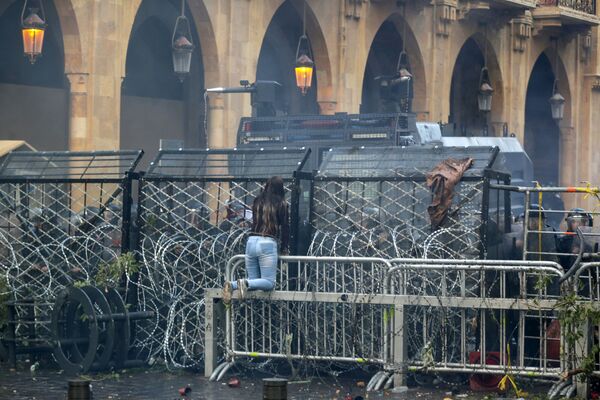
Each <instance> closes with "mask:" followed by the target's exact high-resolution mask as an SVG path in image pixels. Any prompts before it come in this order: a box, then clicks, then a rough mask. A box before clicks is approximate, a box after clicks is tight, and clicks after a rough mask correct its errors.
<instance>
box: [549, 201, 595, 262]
mask: <svg viewBox="0 0 600 400" xmlns="http://www.w3.org/2000/svg"><path fill="white" fill-rule="evenodd" d="M565 221H566V222H567V231H566V232H565V234H564V235H562V236H561V237H559V238H558V240H557V248H558V252H559V253H563V255H561V256H560V257H559V258H560V264H561V265H562V266H563V268H564V269H565V270H569V269H570V268H571V267H572V266H573V263H574V262H575V260H576V259H577V256H578V254H579V252H580V250H582V249H581V245H582V244H581V241H580V239H579V237H578V236H577V229H580V230H581V231H582V233H587V232H589V231H590V230H591V229H592V227H593V226H594V219H593V218H592V216H591V214H589V213H587V212H586V211H585V210H584V209H583V208H573V209H571V210H570V211H569V213H568V214H567V218H565ZM583 246H584V248H583V251H584V252H590V251H591V250H592V246H590V244H589V243H586V242H585V241H584V243H583Z"/></svg>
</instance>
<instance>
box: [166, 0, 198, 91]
mask: <svg viewBox="0 0 600 400" xmlns="http://www.w3.org/2000/svg"><path fill="white" fill-rule="evenodd" d="M171 47H172V52H173V70H174V71H175V74H176V75H177V77H178V78H179V80H180V81H181V82H183V81H184V79H185V77H186V76H187V75H188V74H189V73H190V67H191V65H192V53H193V52H194V43H193V42H192V31H191V29H190V22H189V21H188V19H187V18H186V17H185V0H182V1H181V15H180V16H179V17H177V20H176V21H175V28H174V29H173V38H172V45H171Z"/></svg>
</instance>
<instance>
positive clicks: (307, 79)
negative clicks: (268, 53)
mask: <svg viewBox="0 0 600 400" xmlns="http://www.w3.org/2000/svg"><path fill="white" fill-rule="evenodd" d="M314 70H315V62H314V61H313V57H312V53H311V49H310V42H309V41H308V37H307V36H306V0H304V2H303V11H302V36H300V39H298V47H297V48H296V65H295V67H294V72H295V73H296V86H298V89H300V92H301V93H302V95H303V96H304V95H306V93H307V92H308V89H310V87H311V85H312V77H313V73H314Z"/></svg>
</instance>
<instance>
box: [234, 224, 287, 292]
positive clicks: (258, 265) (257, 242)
mask: <svg viewBox="0 0 600 400" xmlns="http://www.w3.org/2000/svg"><path fill="white" fill-rule="evenodd" d="M246 274H247V278H248V279H247V280H248V290H265V291H269V290H273V289H274V288H275V279H276V277H277V241H276V240H275V239H273V238H270V237H263V236H250V237H249V238H248V241H247V242H246ZM231 286H232V288H233V290H236V289H237V282H235V281H234V282H231Z"/></svg>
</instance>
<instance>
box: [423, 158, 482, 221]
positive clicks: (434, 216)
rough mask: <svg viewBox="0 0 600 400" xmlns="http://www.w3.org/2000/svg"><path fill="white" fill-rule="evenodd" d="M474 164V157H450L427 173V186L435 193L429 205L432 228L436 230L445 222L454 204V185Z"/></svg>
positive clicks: (428, 210)
mask: <svg viewBox="0 0 600 400" xmlns="http://www.w3.org/2000/svg"><path fill="white" fill-rule="evenodd" d="M472 165H473V159H472V158H470V157H469V158H463V159H460V160H457V159H454V158H448V159H446V160H444V161H442V162H441V163H439V164H438V165H436V166H435V168H433V169H432V170H431V171H430V172H429V173H428V174H427V186H428V187H429V188H430V189H431V192H432V194H433V199H432V201H431V205H430V206H429V207H427V212H428V213H429V219H430V220H431V229H433V230H435V229H437V228H439V227H440V226H441V225H442V224H443V223H444V220H445V219H446V216H447V215H448V210H450V206H451V205H452V198H453V197H454V187H455V186H456V184H457V183H458V182H460V180H461V179H462V176H463V174H464V173H465V171H466V170H468V169H469V168H471V166H472Z"/></svg>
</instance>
